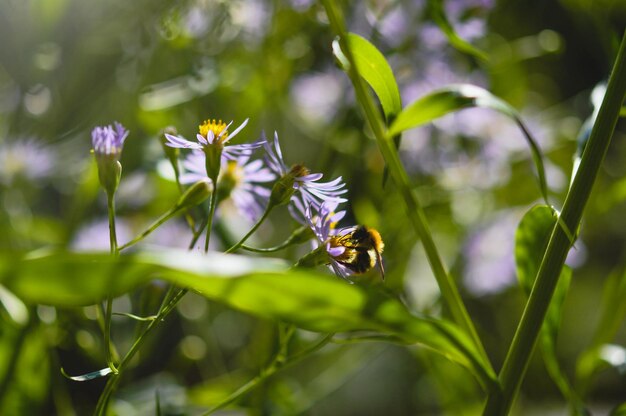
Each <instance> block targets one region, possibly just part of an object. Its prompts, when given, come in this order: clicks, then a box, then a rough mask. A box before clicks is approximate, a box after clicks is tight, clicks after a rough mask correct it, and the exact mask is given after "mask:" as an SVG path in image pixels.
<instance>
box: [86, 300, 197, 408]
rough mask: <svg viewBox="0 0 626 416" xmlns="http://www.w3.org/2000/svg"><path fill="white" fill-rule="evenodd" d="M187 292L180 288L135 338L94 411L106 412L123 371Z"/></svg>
mask: <svg viewBox="0 0 626 416" xmlns="http://www.w3.org/2000/svg"><path fill="white" fill-rule="evenodd" d="M186 293H187V289H180V291H179V292H178V293H177V294H176V295H175V296H174V297H173V298H172V299H171V300H170V301H169V303H168V304H167V305H166V306H165V307H164V308H162V309H161V310H160V311H159V313H158V315H157V317H156V318H155V319H154V320H153V321H151V322H150V323H149V324H148V326H147V327H146V329H145V330H144V331H143V332H142V333H141V335H140V336H139V337H138V338H137V339H136V340H135V342H134V343H133V345H132V346H131V347H130V350H128V352H127V353H126V355H125V356H124V358H123V359H122V361H121V362H120V365H119V366H118V368H117V374H111V376H110V377H109V379H108V381H107V384H106V386H105V387H104V391H103V392H102V395H101V396H100V399H99V400H98V404H97V405H96V411H95V412H94V413H95V414H96V415H98V416H101V415H105V414H106V409H107V407H108V405H109V400H110V398H111V396H112V395H113V393H114V392H115V390H116V389H117V386H118V384H119V382H120V378H121V376H122V373H123V371H124V370H125V369H126V367H128V364H129V363H130V361H131V360H132V359H133V357H134V356H135V354H136V353H137V351H139V348H140V347H141V346H142V345H143V343H144V342H145V340H146V338H147V337H146V336H147V335H148V334H149V333H150V332H152V330H153V329H154V328H155V327H156V326H157V325H158V324H159V322H161V321H162V320H163V319H165V317H166V316H167V315H168V314H169V313H170V312H171V311H172V310H173V309H174V308H175V307H176V305H177V304H178V302H179V301H180V300H181V299H182V297H183V296H185V294H186Z"/></svg>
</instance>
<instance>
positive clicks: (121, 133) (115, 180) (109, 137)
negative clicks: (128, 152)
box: [91, 122, 128, 194]
mask: <svg viewBox="0 0 626 416" xmlns="http://www.w3.org/2000/svg"><path fill="white" fill-rule="evenodd" d="M126 137H128V130H126V129H125V128H124V126H122V125H121V124H120V123H118V122H115V123H114V127H113V126H111V125H108V126H104V127H96V128H94V129H93V130H92V131H91V143H92V146H93V153H94V155H95V157H96V162H97V163H98V177H99V179H100V185H102V187H103V188H104V189H105V190H106V191H107V193H109V194H113V193H115V190H116V189H117V186H118V185H119V183H120V177H121V176H122V165H121V164H120V162H119V160H120V156H121V155H122V149H123V147H124V141H125V140H126Z"/></svg>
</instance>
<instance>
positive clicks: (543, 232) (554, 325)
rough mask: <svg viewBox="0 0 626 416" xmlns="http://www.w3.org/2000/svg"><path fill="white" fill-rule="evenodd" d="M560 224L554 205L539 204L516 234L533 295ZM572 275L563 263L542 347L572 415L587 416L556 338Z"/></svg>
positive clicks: (521, 273)
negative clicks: (562, 362)
mask: <svg viewBox="0 0 626 416" xmlns="http://www.w3.org/2000/svg"><path fill="white" fill-rule="evenodd" d="M556 223H557V218H556V216H555V215H553V210H552V208H550V207H548V206H545V205H539V206H535V207H533V208H531V209H530V210H529V211H528V212H527V213H526V214H525V215H524V217H523V218H522V221H520V224H519V226H518V228H517V232H516V234H515V264H516V268H517V277H518V279H519V283H520V286H521V287H522V289H523V291H524V294H525V295H526V296H529V295H530V291H531V290H532V287H533V284H534V281H535V277H536V276H537V272H538V271H539V266H540V265H541V261H542V259H543V256H544V253H545V251H546V248H547V246H548V241H549V239H550V235H551V234H552V230H553V229H554V226H555V225H556ZM571 278H572V270H571V269H570V268H569V267H567V266H563V270H562V271H561V275H560V276H559V281H558V283H557V287H556V290H555V291H554V295H553V296H552V300H551V301H550V306H549V308H548V312H547V314H546V318H545V320H544V322H543V326H542V327H541V334H540V338H539V339H540V348H541V354H542V357H543V360H544V363H545V365H546V369H547V370H548V374H549V375H550V377H551V378H552V380H553V381H554V383H555V384H556V385H557V387H558V388H559V390H560V391H561V393H562V394H563V396H564V397H565V398H566V399H567V400H568V401H569V403H570V406H571V410H572V414H574V415H585V414H586V412H587V411H586V410H585V408H584V406H583V404H582V401H581V400H580V398H579V397H578V395H577V394H576V392H575V391H574V389H573V388H572V386H571V384H570V382H569V380H568V379H567V377H566V376H565V373H564V372H563V370H562V369H561V365H560V364H559V361H558V357H557V353H556V341H557V338H558V334H559V327H560V325H561V317H562V307H563V302H564V301H565V297H566V295H567V291H568V289H569V285H570V281H571Z"/></svg>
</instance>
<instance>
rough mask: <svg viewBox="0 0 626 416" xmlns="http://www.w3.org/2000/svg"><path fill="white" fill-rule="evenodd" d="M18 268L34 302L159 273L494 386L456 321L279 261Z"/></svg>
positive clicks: (111, 289)
mask: <svg viewBox="0 0 626 416" xmlns="http://www.w3.org/2000/svg"><path fill="white" fill-rule="evenodd" d="M14 257H15V256H14ZM8 258H9V259H10V256H8ZM6 260H7V258H5V261H6ZM13 265H14V267H10V268H8V271H7V272H5V273H1V274H0V283H2V284H4V285H5V286H6V287H7V288H8V289H9V290H11V291H12V292H13V293H15V294H16V295H17V296H19V297H20V298H22V299H23V300H24V301H26V302H30V303H43V304H50V305H55V306H77V305H86V304H90V303H94V302H98V301H100V300H102V299H104V298H106V297H107V296H109V295H113V296H115V295H119V294H121V293H124V292H127V291H129V290H131V289H133V288H134V287H135V286H137V285H139V284H142V283H145V282H147V281H148V280H149V279H152V278H156V277H158V278H159V279H164V280H167V281H169V282H170V283H173V284H175V285H178V286H183V287H188V288H190V289H193V290H195V291H196V292H198V293H199V294H201V295H203V296H205V297H207V298H209V299H213V300H216V301H219V302H222V303H225V304H227V305H229V306H231V307H233V308H236V309H239V310H242V311H244V312H248V313H250V314H252V315H255V316H258V317H262V318H267V319H273V320H278V321H283V322H287V323H291V324H294V325H297V326H298V327H300V328H304V329H307V330H310V331H316V332H346V331H355V330H372V331H377V332H380V333H383V334H388V335H395V336H398V337H400V338H402V339H404V340H406V342H408V343H414V344H420V345H423V346H425V347H427V348H429V349H431V350H433V351H436V352H438V353H440V354H442V355H444V356H446V357H447V358H448V359H450V360H452V361H455V362H457V363H459V364H461V365H463V366H464V367H466V368H468V369H469V370H470V371H471V372H472V373H473V374H474V375H475V376H476V377H477V378H478V379H479V381H481V383H482V384H483V385H485V386H488V387H492V386H493V384H494V383H495V381H494V380H495V374H493V372H492V371H491V370H489V368H490V367H489V366H488V364H486V363H485V362H484V361H483V359H482V358H481V357H482V356H481V355H480V354H479V353H478V351H477V350H476V348H475V347H474V345H473V343H472V342H471V340H470V339H469V338H468V337H467V336H466V335H465V334H464V333H463V332H462V331H461V330H460V329H458V328H457V327H456V326H455V325H453V324H451V323H449V322H445V321H442V320H436V319H432V318H428V317H423V316H415V315H413V314H411V313H410V312H409V311H408V310H407V309H406V307H405V306H404V305H403V304H402V303H401V302H400V301H398V300H397V299H394V298H390V297H389V296H387V295H385V294H383V293H381V292H380V291H377V290H375V289H373V288H367V287H363V286H360V285H349V284H346V283H345V282H344V281H342V280H341V279H338V278H336V277H334V276H330V275H327V274H322V273H319V272H315V271H311V270H292V269H289V268H288V267H287V265H286V264H285V263H284V262H282V261H278V260H273V259H265V258H253V257H247V256H240V255H226V254H219V253H212V254H209V255H200V254H198V253H189V252H186V251H176V250H168V251H145V252H139V253H136V254H132V255H122V256H119V257H118V258H112V257H111V256H110V255H108V254H82V253H54V254H49V255H40V256H37V257H25V258H23V259H22V260H14V263H13Z"/></svg>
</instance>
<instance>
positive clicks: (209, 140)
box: [165, 119, 263, 181]
mask: <svg viewBox="0 0 626 416" xmlns="http://www.w3.org/2000/svg"><path fill="white" fill-rule="evenodd" d="M231 124H233V122H232V121H231V122H230V123H228V124H226V123H223V122H222V120H220V121H215V119H214V120H206V121H205V122H204V123H203V124H201V125H200V126H199V127H198V130H199V133H198V134H197V135H196V138H197V139H198V141H197V142H190V141H189V140H186V139H184V138H182V137H180V136H174V135H171V134H168V133H165V138H166V139H167V143H165V144H166V145H167V146H169V147H175V148H179V149H193V150H202V151H203V152H204V155H205V164H204V167H205V169H206V173H207V176H208V177H209V178H210V179H211V180H213V181H216V180H217V177H218V175H219V173H220V170H221V166H222V164H223V161H224V159H227V160H236V159H237V158H238V157H240V156H250V155H251V154H252V151H253V150H254V149H258V148H259V147H261V146H262V145H263V141H261V140H257V141H256V142H254V143H248V144H239V145H233V146H224V145H225V144H226V143H228V142H229V141H230V140H231V139H232V138H233V137H235V136H236V135H237V133H239V132H240V131H241V130H242V129H243V128H244V127H245V126H246V124H248V119H246V120H245V121H244V122H243V123H241V125H240V126H239V127H237V128H236V129H235V131H233V132H232V133H229V131H228V128H229V127H230V125H231Z"/></svg>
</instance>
